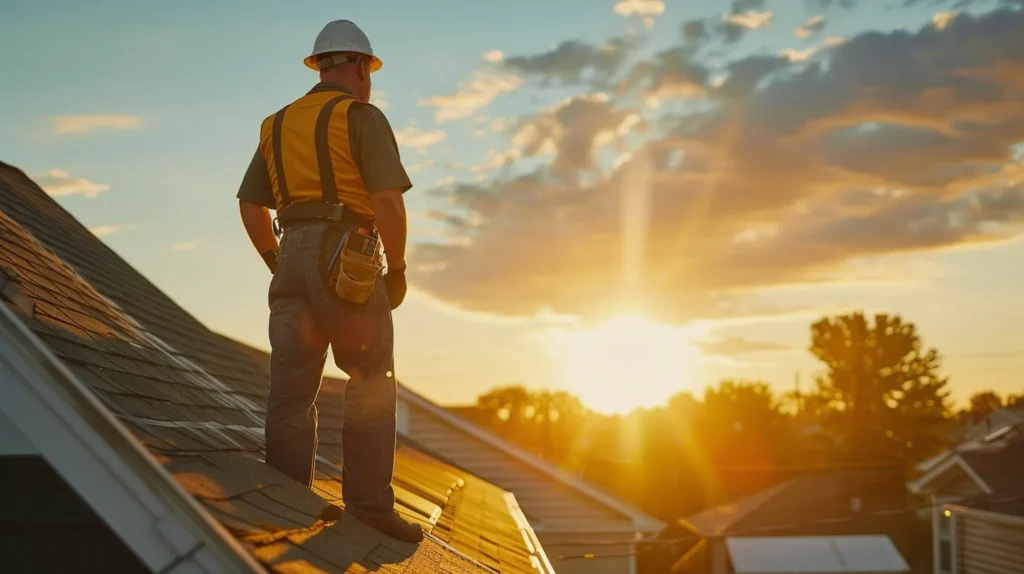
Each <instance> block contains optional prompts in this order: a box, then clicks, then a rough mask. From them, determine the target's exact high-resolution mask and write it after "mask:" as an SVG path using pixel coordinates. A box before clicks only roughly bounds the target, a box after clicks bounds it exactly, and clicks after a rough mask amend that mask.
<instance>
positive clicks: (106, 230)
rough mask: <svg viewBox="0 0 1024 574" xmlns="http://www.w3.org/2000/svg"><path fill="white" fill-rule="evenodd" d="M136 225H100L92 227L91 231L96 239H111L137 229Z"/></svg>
mask: <svg viewBox="0 0 1024 574" xmlns="http://www.w3.org/2000/svg"><path fill="white" fill-rule="evenodd" d="M135 227H136V225H135V224H134V223H126V224H124V225H100V226H98V227H90V228H89V231H90V232H92V234H93V235H95V236H96V237H109V236H111V235H114V234H116V233H120V232H122V231H128V230H130V229H135Z"/></svg>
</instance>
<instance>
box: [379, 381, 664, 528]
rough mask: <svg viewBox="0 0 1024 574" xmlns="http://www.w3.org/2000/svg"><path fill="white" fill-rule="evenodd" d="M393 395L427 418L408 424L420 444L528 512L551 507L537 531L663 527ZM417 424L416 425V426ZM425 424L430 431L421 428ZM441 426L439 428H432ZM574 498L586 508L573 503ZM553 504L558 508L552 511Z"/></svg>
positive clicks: (418, 399) (466, 425)
mask: <svg viewBox="0 0 1024 574" xmlns="http://www.w3.org/2000/svg"><path fill="white" fill-rule="evenodd" d="M399 396H400V398H402V399H403V400H405V401H406V402H408V403H409V404H410V405H413V406H414V407H416V408H417V409H418V413H420V414H423V415H426V416H427V417H429V418H430V419H431V421H430V424H429V425H427V424H426V423H427V421H426V420H424V419H423V418H422V417H420V418H416V419H413V420H412V421H411V422H410V425H411V430H412V433H413V434H414V435H415V436H416V438H417V440H418V441H420V442H421V443H422V444H424V445H426V446H427V447H428V448H432V449H434V450H436V451H439V452H444V453H445V455H446V456H447V457H449V458H450V459H452V460H453V461H455V462H456V463H457V464H459V465H460V466H461V467H463V468H466V469H467V470H469V471H471V472H473V473H474V474H476V475H478V476H480V477H481V478H485V479H487V480H490V481H491V482H494V483H495V484H497V485H499V486H501V487H503V488H507V489H509V490H513V491H514V492H516V496H517V497H518V498H519V500H520V502H521V503H522V505H523V507H524V509H525V510H526V511H527V513H528V514H529V515H531V516H534V517H536V516H537V515H538V514H539V510H541V507H544V509H545V510H554V511H555V516H554V517H552V518H548V517H544V518H542V519H541V520H542V521H541V523H540V524H534V527H535V528H536V529H537V530H538V531H539V530H541V529H542V528H543V529H544V530H545V531H554V530H559V531H563V532H575V533H581V532H611V531H623V532H644V533H653V532H660V531H661V530H662V529H664V528H665V523H663V522H661V521H660V520H658V519H656V518H654V517H653V516H651V515H649V514H647V513H645V512H643V511H641V510H639V509H637V508H636V507H634V506H632V505H630V504H629V503H627V502H625V501H623V500H622V499H620V498H618V497H615V496H613V495H611V494H608V493H607V492H604V491H603V490H601V489H600V488H598V487H597V486H595V485H593V484H591V483H589V482H587V481H585V480H582V479H580V478H577V477H575V476H573V475H572V474H570V473H568V472H566V471H564V470H562V469H560V468H558V467H557V466H555V465H554V464H551V463H549V462H547V461H545V460H543V459H542V458H540V457H538V456H536V455H533V454H531V453H529V452H527V451H526V450H524V449H522V448H520V447H518V446H516V445H514V444H512V443H510V442H508V441H506V440H504V439H502V438H501V437H499V436H498V435H496V434H494V433H492V432H489V431H487V430H485V429H483V428H481V427H479V426H477V425H475V424H473V423H472V422H470V421H468V420H466V419H465V418H463V417H461V416H459V415H457V414H455V413H453V412H451V411H449V410H448V409H445V408H444V407H441V406H439V405H437V404H435V403H433V402H431V401H430V400H428V399H426V398H424V397H423V396H421V395H419V394H417V393H415V392H414V391H412V390H411V389H409V388H408V387H405V386H403V387H401V388H400V395H399ZM417 425H421V426H419V428H417ZM428 426H429V430H430V431H431V432H426V431H427V430H428V428H427V427H428ZM441 427H443V428H444V430H445V432H440V433H439V432H437V431H439V430H440V429H441ZM451 442H457V443H458V445H459V446H458V448H447V447H448V445H449V444H450V443H451ZM471 445H472V446H471ZM453 446H454V445H453ZM481 449H493V450H494V451H496V452H498V453H500V454H501V455H503V456H504V457H506V458H507V459H508V460H512V461H514V462H516V463H518V464H519V465H521V466H522V467H524V468H525V469H527V471H528V473H529V475H530V476H535V477H539V478H540V479H541V482H540V483H538V482H537V481H536V480H522V481H519V480H517V479H516V477H514V476H512V475H509V474H506V472H505V469H504V468H501V469H498V468H496V467H495V466H493V465H492V464H491V462H492V461H493V459H492V458H491V457H481V456H478V453H479V452H481ZM539 485H544V486H539ZM551 497H558V499H559V500H558V501H557V502H555V501H552V500H551ZM576 500H580V501H581V503H583V504H586V505H587V506H588V507H589V508H584V507H581V506H579V504H580V503H576V502H575V501H576ZM558 507H561V508H562V510H561V511H558V510H557V508H558ZM567 508H573V509H574V512H575V511H577V510H579V511H586V512H588V513H589V515H587V516H584V515H582V514H581V515H580V519H578V520H573V517H571V516H567V514H568V513H567V512H566V511H565V510H566V509H567Z"/></svg>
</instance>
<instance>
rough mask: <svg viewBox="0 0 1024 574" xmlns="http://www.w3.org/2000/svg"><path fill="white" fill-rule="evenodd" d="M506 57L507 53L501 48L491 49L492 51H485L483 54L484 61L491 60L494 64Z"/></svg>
mask: <svg viewBox="0 0 1024 574" xmlns="http://www.w3.org/2000/svg"><path fill="white" fill-rule="evenodd" d="M504 57H505V55H504V54H503V53H502V51H501V50H490V51H487V52H484V55H483V59H484V61H485V62H491V63H492V64H496V63H498V62H500V61H501V60H502V59H503V58H504Z"/></svg>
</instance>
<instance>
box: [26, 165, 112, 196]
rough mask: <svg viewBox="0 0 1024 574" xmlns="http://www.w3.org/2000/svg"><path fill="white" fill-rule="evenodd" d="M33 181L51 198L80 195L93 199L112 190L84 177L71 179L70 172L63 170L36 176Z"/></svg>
mask: <svg viewBox="0 0 1024 574" xmlns="http://www.w3.org/2000/svg"><path fill="white" fill-rule="evenodd" d="M33 179H34V180H35V182H36V183H37V184H38V185H39V187H41V188H43V191H45V192H46V193H48V194H49V195H50V196H51V197H62V196H66V195H75V194H78V193H80V194H82V195H84V196H85V197H87V198H89V199H92V198H94V197H96V196H98V195H99V194H101V193H103V192H104V191H107V190H108V189H110V186H109V185H107V184H105V183H95V182H92V181H89V180H88V179H85V178H82V177H71V175H70V174H69V173H68V172H66V171H64V170H61V169H51V170H50V171H47V172H43V173H40V174H36V175H34V176H33Z"/></svg>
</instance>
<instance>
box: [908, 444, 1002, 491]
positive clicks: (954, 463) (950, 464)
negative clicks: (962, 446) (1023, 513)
mask: <svg viewBox="0 0 1024 574" xmlns="http://www.w3.org/2000/svg"><path fill="white" fill-rule="evenodd" d="M955 467H959V468H960V469H962V470H963V471H964V473H966V474H967V476H969V477H970V478H971V480H973V481H974V482H975V484H977V485H978V488H980V489H981V490H982V492H984V493H985V494H992V492H993V491H992V488H991V487H990V486H989V485H988V484H987V483H986V482H985V481H984V479H982V478H981V475H979V474H978V473H977V472H976V471H975V470H974V469H973V468H971V465H969V464H967V461H965V460H964V459H963V457H961V456H960V455H959V454H958V453H955V452H950V453H949V456H948V457H947V458H946V459H945V460H943V461H942V462H941V463H939V464H937V465H935V466H933V467H932V469H931V470H930V471H928V472H927V473H925V474H924V475H923V476H921V477H919V478H918V479H917V480H914V481H912V482H910V483H909V484H907V487H908V488H909V489H910V491H911V492H913V493H914V494H931V493H933V491H934V490H935V489H934V488H931V487H930V486H929V485H930V484H931V483H932V482H934V481H935V480H937V479H939V478H940V477H942V475H944V474H946V473H947V472H949V471H950V470H951V469H953V468H955Z"/></svg>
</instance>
